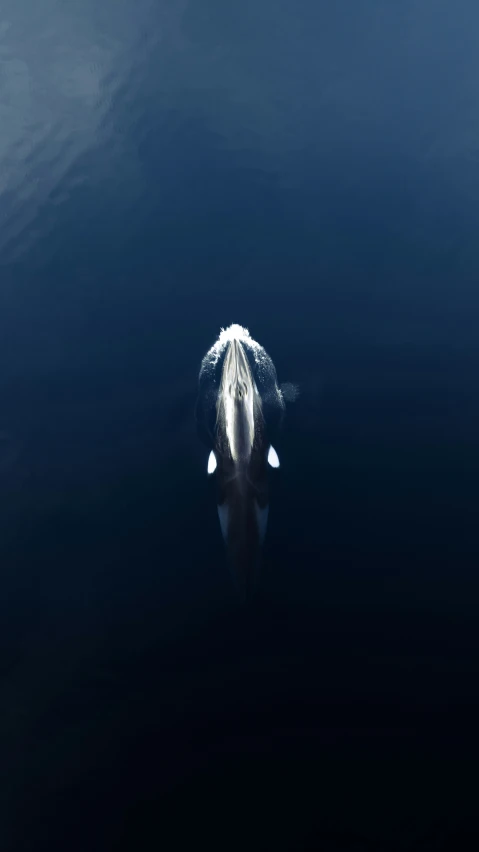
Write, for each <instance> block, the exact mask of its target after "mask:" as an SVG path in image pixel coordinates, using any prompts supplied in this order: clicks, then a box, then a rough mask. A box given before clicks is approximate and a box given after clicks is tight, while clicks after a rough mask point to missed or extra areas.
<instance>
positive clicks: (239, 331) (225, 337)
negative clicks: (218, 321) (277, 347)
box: [203, 323, 262, 366]
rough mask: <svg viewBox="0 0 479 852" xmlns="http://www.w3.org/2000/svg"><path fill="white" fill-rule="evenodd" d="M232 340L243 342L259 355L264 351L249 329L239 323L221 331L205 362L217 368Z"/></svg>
mask: <svg viewBox="0 0 479 852" xmlns="http://www.w3.org/2000/svg"><path fill="white" fill-rule="evenodd" d="M232 340H242V341H243V342H245V343H247V344H248V346H249V347H250V348H251V349H253V351H254V352H255V353H257V354H259V353H260V352H261V351H262V346H260V344H259V343H257V342H256V340H253V338H252V337H251V335H250V333H249V331H248V329H247V328H244V327H243V326H242V325H238V323H233V324H232V325H229V326H228V328H222V329H221V331H220V336H219V337H218V340H217V341H216V343H214V344H213V346H212V347H211V349H209V350H208V352H207V353H206V355H205V357H204V359H203V361H204V362H209V363H210V364H211V365H212V366H215V365H216V364H217V363H218V360H219V358H220V357H221V355H222V353H223V352H224V350H225V347H226V346H227V345H228V343H230V342H231V341H232Z"/></svg>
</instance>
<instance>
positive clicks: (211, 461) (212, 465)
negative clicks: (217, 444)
mask: <svg viewBox="0 0 479 852" xmlns="http://www.w3.org/2000/svg"><path fill="white" fill-rule="evenodd" d="M215 470H216V456H215V454H214V452H213V450H211V453H210V454H209V456H208V474H211V473H214V472H215Z"/></svg>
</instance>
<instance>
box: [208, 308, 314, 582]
mask: <svg viewBox="0 0 479 852" xmlns="http://www.w3.org/2000/svg"><path fill="white" fill-rule="evenodd" d="M296 393H297V391H296V389H295V388H294V386H292V385H285V386H283V388H281V387H280V386H279V385H278V381H277V376H276V369H275V367H274V364H273V362H272V360H271V358H270V357H269V355H268V354H267V353H266V352H265V350H264V349H263V347H262V346H261V345H260V344H259V343H257V342H256V341H255V340H253V338H252V337H251V336H250V334H249V332H248V330H247V329H245V328H243V327H242V326H240V325H236V324H235V325H231V326H229V328H227V329H222V330H221V333H220V336H219V338H218V340H217V341H216V343H215V344H214V345H213V346H212V347H211V349H209V350H208V352H207V353H206V355H205V357H204V358H203V361H202V364H201V369H200V374H199V393H198V400H197V405H196V421H197V427H198V432H199V435H200V438H201V439H202V441H203V442H204V443H205V444H206V446H207V447H208V448H209V449H210V455H209V458H208V463H207V471H208V474H210V475H215V476H216V481H217V503H218V515H219V520H220V526H221V531H222V534H223V538H224V541H225V544H226V551H227V558H228V562H229V566H230V569H231V573H232V576H233V579H234V582H235V585H236V586H237V587H238V589H239V590H240V592H241V593H242V595H243V596H244V597H249V596H250V595H251V594H252V593H253V592H254V590H255V589H257V586H258V581H259V576H260V564H261V559H260V556H261V545H262V543H263V541H264V536H265V533H266V526H267V520H268V509H269V481H268V479H269V477H268V467H272V468H278V467H279V458H278V454H277V452H276V450H275V449H274V446H273V443H272V442H273V440H276V435H277V433H278V430H279V428H280V426H281V423H282V420H283V417H284V412H285V407H286V406H285V400H288V401H290V400H292V399H294V398H295V395H296Z"/></svg>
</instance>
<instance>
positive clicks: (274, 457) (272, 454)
mask: <svg viewBox="0 0 479 852" xmlns="http://www.w3.org/2000/svg"><path fill="white" fill-rule="evenodd" d="M268 464H270V465H271V467H279V458H278V453H277V452H276V450H275V448H274V447H273V445H272V444H271V446H270V448H269V450H268Z"/></svg>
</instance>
